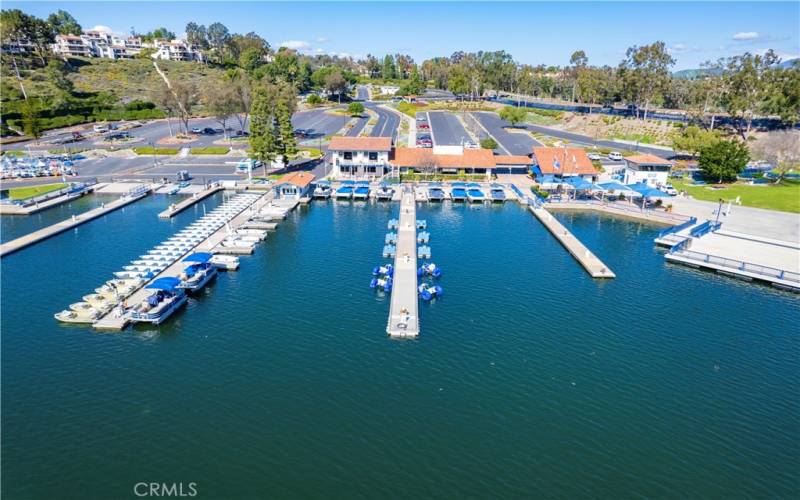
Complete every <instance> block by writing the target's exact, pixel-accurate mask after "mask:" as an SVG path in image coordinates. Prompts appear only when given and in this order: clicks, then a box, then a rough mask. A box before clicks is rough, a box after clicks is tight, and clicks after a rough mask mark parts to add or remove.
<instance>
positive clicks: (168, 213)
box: [158, 182, 224, 219]
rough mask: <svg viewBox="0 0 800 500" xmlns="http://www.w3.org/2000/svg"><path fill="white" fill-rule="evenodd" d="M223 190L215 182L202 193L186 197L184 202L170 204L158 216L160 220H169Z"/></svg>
mask: <svg viewBox="0 0 800 500" xmlns="http://www.w3.org/2000/svg"><path fill="white" fill-rule="evenodd" d="M222 189H224V188H223V187H222V185H221V184H219V183H217V182H213V183H211V185H210V186H208V187H206V188H205V189H203V190H202V191H199V192H197V193H194V194H192V195H191V196H188V197H186V199H185V200H183V201H180V202H178V203H175V204H172V205H170V206H169V208H168V209H166V210H164V211H163V212H161V213H160V214H158V216H159V217H160V218H162V219H169V218H171V217H174V216H175V215H177V214H179V213H181V212H182V211H184V210H186V209H187V208H189V207H191V206H192V205H194V204H195V203H197V202H199V201H201V200H203V199H205V198H207V197H208V196H211V195H212V194H214V193H217V192H219V191H221V190H222Z"/></svg>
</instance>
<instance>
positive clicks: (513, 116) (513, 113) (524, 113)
mask: <svg viewBox="0 0 800 500" xmlns="http://www.w3.org/2000/svg"><path fill="white" fill-rule="evenodd" d="M499 115H500V118H502V119H503V120H505V121H507V122H509V123H510V124H511V126H512V127H516V126H517V124H518V123H522V122H524V121H525V119H526V118H527V117H528V110H527V109H525V108H516V107H514V106H506V107H505V108H503V109H501V110H500V113H499ZM492 149H494V148H492Z"/></svg>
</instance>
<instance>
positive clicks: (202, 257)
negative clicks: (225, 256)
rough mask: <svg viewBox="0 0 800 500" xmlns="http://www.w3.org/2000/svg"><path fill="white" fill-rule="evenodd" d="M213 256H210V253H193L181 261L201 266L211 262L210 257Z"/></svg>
mask: <svg viewBox="0 0 800 500" xmlns="http://www.w3.org/2000/svg"><path fill="white" fill-rule="evenodd" d="M213 256H214V254H211V253H208V252H197V253H193V254H192V255H189V256H188V257H186V258H185V259H183V261H184V262H196V263H198V264H203V263H205V262H208V261H209V260H211V257H213Z"/></svg>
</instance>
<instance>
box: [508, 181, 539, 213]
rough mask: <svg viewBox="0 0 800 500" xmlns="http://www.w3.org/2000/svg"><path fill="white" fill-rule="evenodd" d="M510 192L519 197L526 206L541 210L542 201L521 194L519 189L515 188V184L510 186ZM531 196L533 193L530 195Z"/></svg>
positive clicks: (535, 197) (536, 197)
mask: <svg viewBox="0 0 800 500" xmlns="http://www.w3.org/2000/svg"><path fill="white" fill-rule="evenodd" d="M510 186H511V190H512V191H514V193H515V194H516V195H517V196H518V197H519V199H520V200H523V201H525V202H526V203H527V204H528V205H530V206H532V207H534V208H542V207H543V206H544V202H543V201H542V199H541V198H539V196H537V195H534V196H528V195H527V194H525V193H523V192H522V190H521V189H520V188H518V187H517V185H516V184H511V185H510ZM531 194H533V193H531Z"/></svg>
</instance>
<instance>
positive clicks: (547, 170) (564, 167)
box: [533, 147, 597, 175]
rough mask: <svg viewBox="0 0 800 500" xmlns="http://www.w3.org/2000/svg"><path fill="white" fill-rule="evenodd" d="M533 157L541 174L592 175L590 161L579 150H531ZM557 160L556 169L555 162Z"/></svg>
mask: <svg viewBox="0 0 800 500" xmlns="http://www.w3.org/2000/svg"><path fill="white" fill-rule="evenodd" d="M533 157H534V159H535V160H536V164H537V165H538V166H539V170H541V172H542V173H543V174H577V175H581V174H594V173H597V170H596V169H595V168H594V165H592V160H590V159H589V157H588V156H586V152H585V151H584V150H583V149H581V148H546V147H535V148H533ZM556 159H557V160H558V168H556V163H555V160H556Z"/></svg>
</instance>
